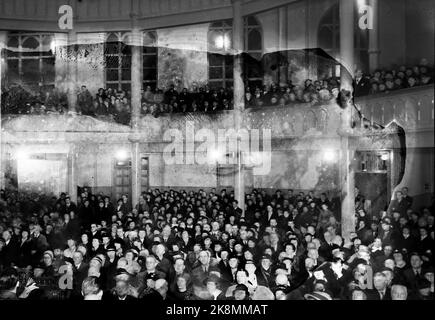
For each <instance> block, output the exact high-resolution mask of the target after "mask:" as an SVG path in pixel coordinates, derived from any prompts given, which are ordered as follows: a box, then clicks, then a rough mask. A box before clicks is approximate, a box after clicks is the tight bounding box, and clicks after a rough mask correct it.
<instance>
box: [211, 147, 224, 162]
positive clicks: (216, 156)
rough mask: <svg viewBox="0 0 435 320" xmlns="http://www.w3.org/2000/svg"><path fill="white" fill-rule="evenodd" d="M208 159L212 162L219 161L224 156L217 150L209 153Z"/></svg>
mask: <svg viewBox="0 0 435 320" xmlns="http://www.w3.org/2000/svg"><path fill="white" fill-rule="evenodd" d="M208 157H209V159H210V160H211V161H212V162H215V161H218V160H219V159H220V158H221V157H222V155H221V153H220V152H219V150H217V149H213V150H210V151H209V153H208Z"/></svg>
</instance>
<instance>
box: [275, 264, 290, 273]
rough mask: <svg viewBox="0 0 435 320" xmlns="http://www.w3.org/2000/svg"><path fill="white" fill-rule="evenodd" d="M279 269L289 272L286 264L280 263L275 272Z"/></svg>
mask: <svg viewBox="0 0 435 320" xmlns="http://www.w3.org/2000/svg"><path fill="white" fill-rule="evenodd" d="M278 269H283V270H287V266H286V265H285V263H282V262H281V263H278V264H277V265H276V267H275V271H276V270H278Z"/></svg>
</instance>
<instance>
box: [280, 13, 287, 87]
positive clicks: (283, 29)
mask: <svg viewBox="0 0 435 320" xmlns="http://www.w3.org/2000/svg"><path fill="white" fill-rule="evenodd" d="M278 21H279V26H278V34H279V51H280V52H281V59H282V60H281V64H280V66H279V79H278V81H279V86H281V87H285V86H286V85H287V80H288V64H287V61H286V60H287V7H286V6H284V7H280V8H279V9H278Z"/></svg>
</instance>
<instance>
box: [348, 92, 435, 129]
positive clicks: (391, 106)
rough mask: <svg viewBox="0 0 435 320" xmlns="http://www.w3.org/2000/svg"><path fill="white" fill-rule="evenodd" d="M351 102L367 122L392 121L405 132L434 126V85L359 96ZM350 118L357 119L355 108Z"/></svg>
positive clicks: (382, 123)
mask: <svg viewBox="0 0 435 320" xmlns="http://www.w3.org/2000/svg"><path fill="white" fill-rule="evenodd" d="M355 105H356V107H357V108H358V109H359V110H360V112H361V114H362V116H363V117H364V118H366V119H368V120H369V121H370V122H371V123H376V124H379V125H382V126H387V125H388V124H389V123H391V122H392V121H393V120H395V121H396V122H397V123H398V124H399V125H400V126H402V127H403V128H404V129H405V130H407V131H413V130H415V131H423V130H430V129H432V130H433V127H434V123H433V122H434V85H429V86H423V87H417V88H412V89H403V90H398V91H393V92H390V93H384V94H376V95H371V96H366V97H360V98H357V99H355ZM353 119H354V121H355V122H357V123H358V122H359V121H361V119H360V116H359V115H358V113H357V112H356V111H355V110H354V114H353Z"/></svg>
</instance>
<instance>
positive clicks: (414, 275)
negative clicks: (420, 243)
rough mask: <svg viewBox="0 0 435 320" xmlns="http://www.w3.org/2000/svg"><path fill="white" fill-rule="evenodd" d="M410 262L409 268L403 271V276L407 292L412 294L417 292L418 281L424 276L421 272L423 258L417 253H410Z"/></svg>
mask: <svg viewBox="0 0 435 320" xmlns="http://www.w3.org/2000/svg"><path fill="white" fill-rule="evenodd" d="M410 263H411V268H409V269H407V270H405V271H404V272H403V277H404V280H405V284H406V286H407V288H408V290H409V293H410V294H411V295H412V294H416V293H417V292H418V281H419V280H421V279H423V278H424V275H423V272H422V265H423V260H422V259H421V257H420V255H419V254H418V253H416V252H414V253H411V257H410Z"/></svg>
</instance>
